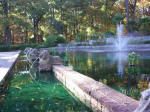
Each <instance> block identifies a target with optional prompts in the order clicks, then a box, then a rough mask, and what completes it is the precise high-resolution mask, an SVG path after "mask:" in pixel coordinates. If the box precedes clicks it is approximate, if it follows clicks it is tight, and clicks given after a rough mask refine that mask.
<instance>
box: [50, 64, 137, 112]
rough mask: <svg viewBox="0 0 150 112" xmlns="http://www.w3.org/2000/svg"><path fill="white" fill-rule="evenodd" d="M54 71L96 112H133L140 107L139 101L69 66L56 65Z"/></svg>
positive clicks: (59, 78) (58, 77)
mask: <svg viewBox="0 0 150 112" xmlns="http://www.w3.org/2000/svg"><path fill="white" fill-rule="evenodd" d="M53 71H54V73H55V76H56V77H57V79H58V80H60V81H61V82H62V83H63V84H64V85H65V86H66V87H67V88H68V89H69V90H70V91H71V92H73V93H74V94H75V96H76V97H78V98H79V99H80V100H81V101H82V102H84V103H85V104H86V105H87V106H89V107H91V108H92V109H93V111H95V112H96V111H97V112H100V111H102V112H133V111H134V110H135V109H136V108H137V107H138V104H139V102H138V101H136V100H134V99H132V98H130V97H128V96H126V95H124V94H121V93H119V92H117V91H115V90H113V89H111V88H109V87H108V86H106V85H104V84H103V83H101V82H97V81H95V80H93V79H92V78H90V77H87V76H85V75H83V74H80V73H78V72H76V71H74V70H72V69H71V68H69V67H65V66H63V65H55V66H53Z"/></svg>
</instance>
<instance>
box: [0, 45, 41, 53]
mask: <svg viewBox="0 0 150 112" xmlns="http://www.w3.org/2000/svg"><path fill="white" fill-rule="evenodd" d="M26 47H31V48H41V47H44V46H42V45H39V44H15V45H0V51H13V50H24V49H25V48H26Z"/></svg>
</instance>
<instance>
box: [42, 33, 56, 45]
mask: <svg viewBox="0 0 150 112" xmlns="http://www.w3.org/2000/svg"><path fill="white" fill-rule="evenodd" d="M56 39H57V36H56V35H49V36H48V37H47V38H46V40H45V42H44V45H45V46H46V47H54V46H56V45H57V44H56Z"/></svg>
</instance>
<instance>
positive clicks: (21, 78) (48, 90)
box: [0, 60, 91, 112]
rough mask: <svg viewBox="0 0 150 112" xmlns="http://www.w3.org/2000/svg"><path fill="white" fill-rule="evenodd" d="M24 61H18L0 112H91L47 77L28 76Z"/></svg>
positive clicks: (46, 75) (44, 75) (51, 77)
mask: <svg viewBox="0 0 150 112" xmlns="http://www.w3.org/2000/svg"><path fill="white" fill-rule="evenodd" d="M28 66H29V65H28V64H27V63H26V61H21V60H18V62H17V63H16V66H14V71H15V75H14V77H13V79H12V80H11V82H10V83H11V85H10V86H9V89H8V92H7V94H5V95H6V97H5V100H4V101H3V102H2V105H0V112H91V110H90V109H89V108H88V107H86V106H85V105H84V104H83V103H81V102H80V101H79V100H78V99H77V98H75V97H74V95H73V94H72V93H70V92H69V91H67V89H66V88H65V87H64V86H63V85H62V83H60V82H59V81H57V79H55V77H54V76H53V75H52V74H51V73H41V74H32V76H33V77H34V79H35V80H33V78H32V77H31V76H30V75H29V71H28V68H29V67H28Z"/></svg>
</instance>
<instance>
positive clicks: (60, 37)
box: [56, 35, 67, 44]
mask: <svg viewBox="0 0 150 112" xmlns="http://www.w3.org/2000/svg"><path fill="white" fill-rule="evenodd" d="M66 42H67V40H66V39H65V37H64V36H63V35H58V36H57V38H56V43H57V44H62V43H66Z"/></svg>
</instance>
